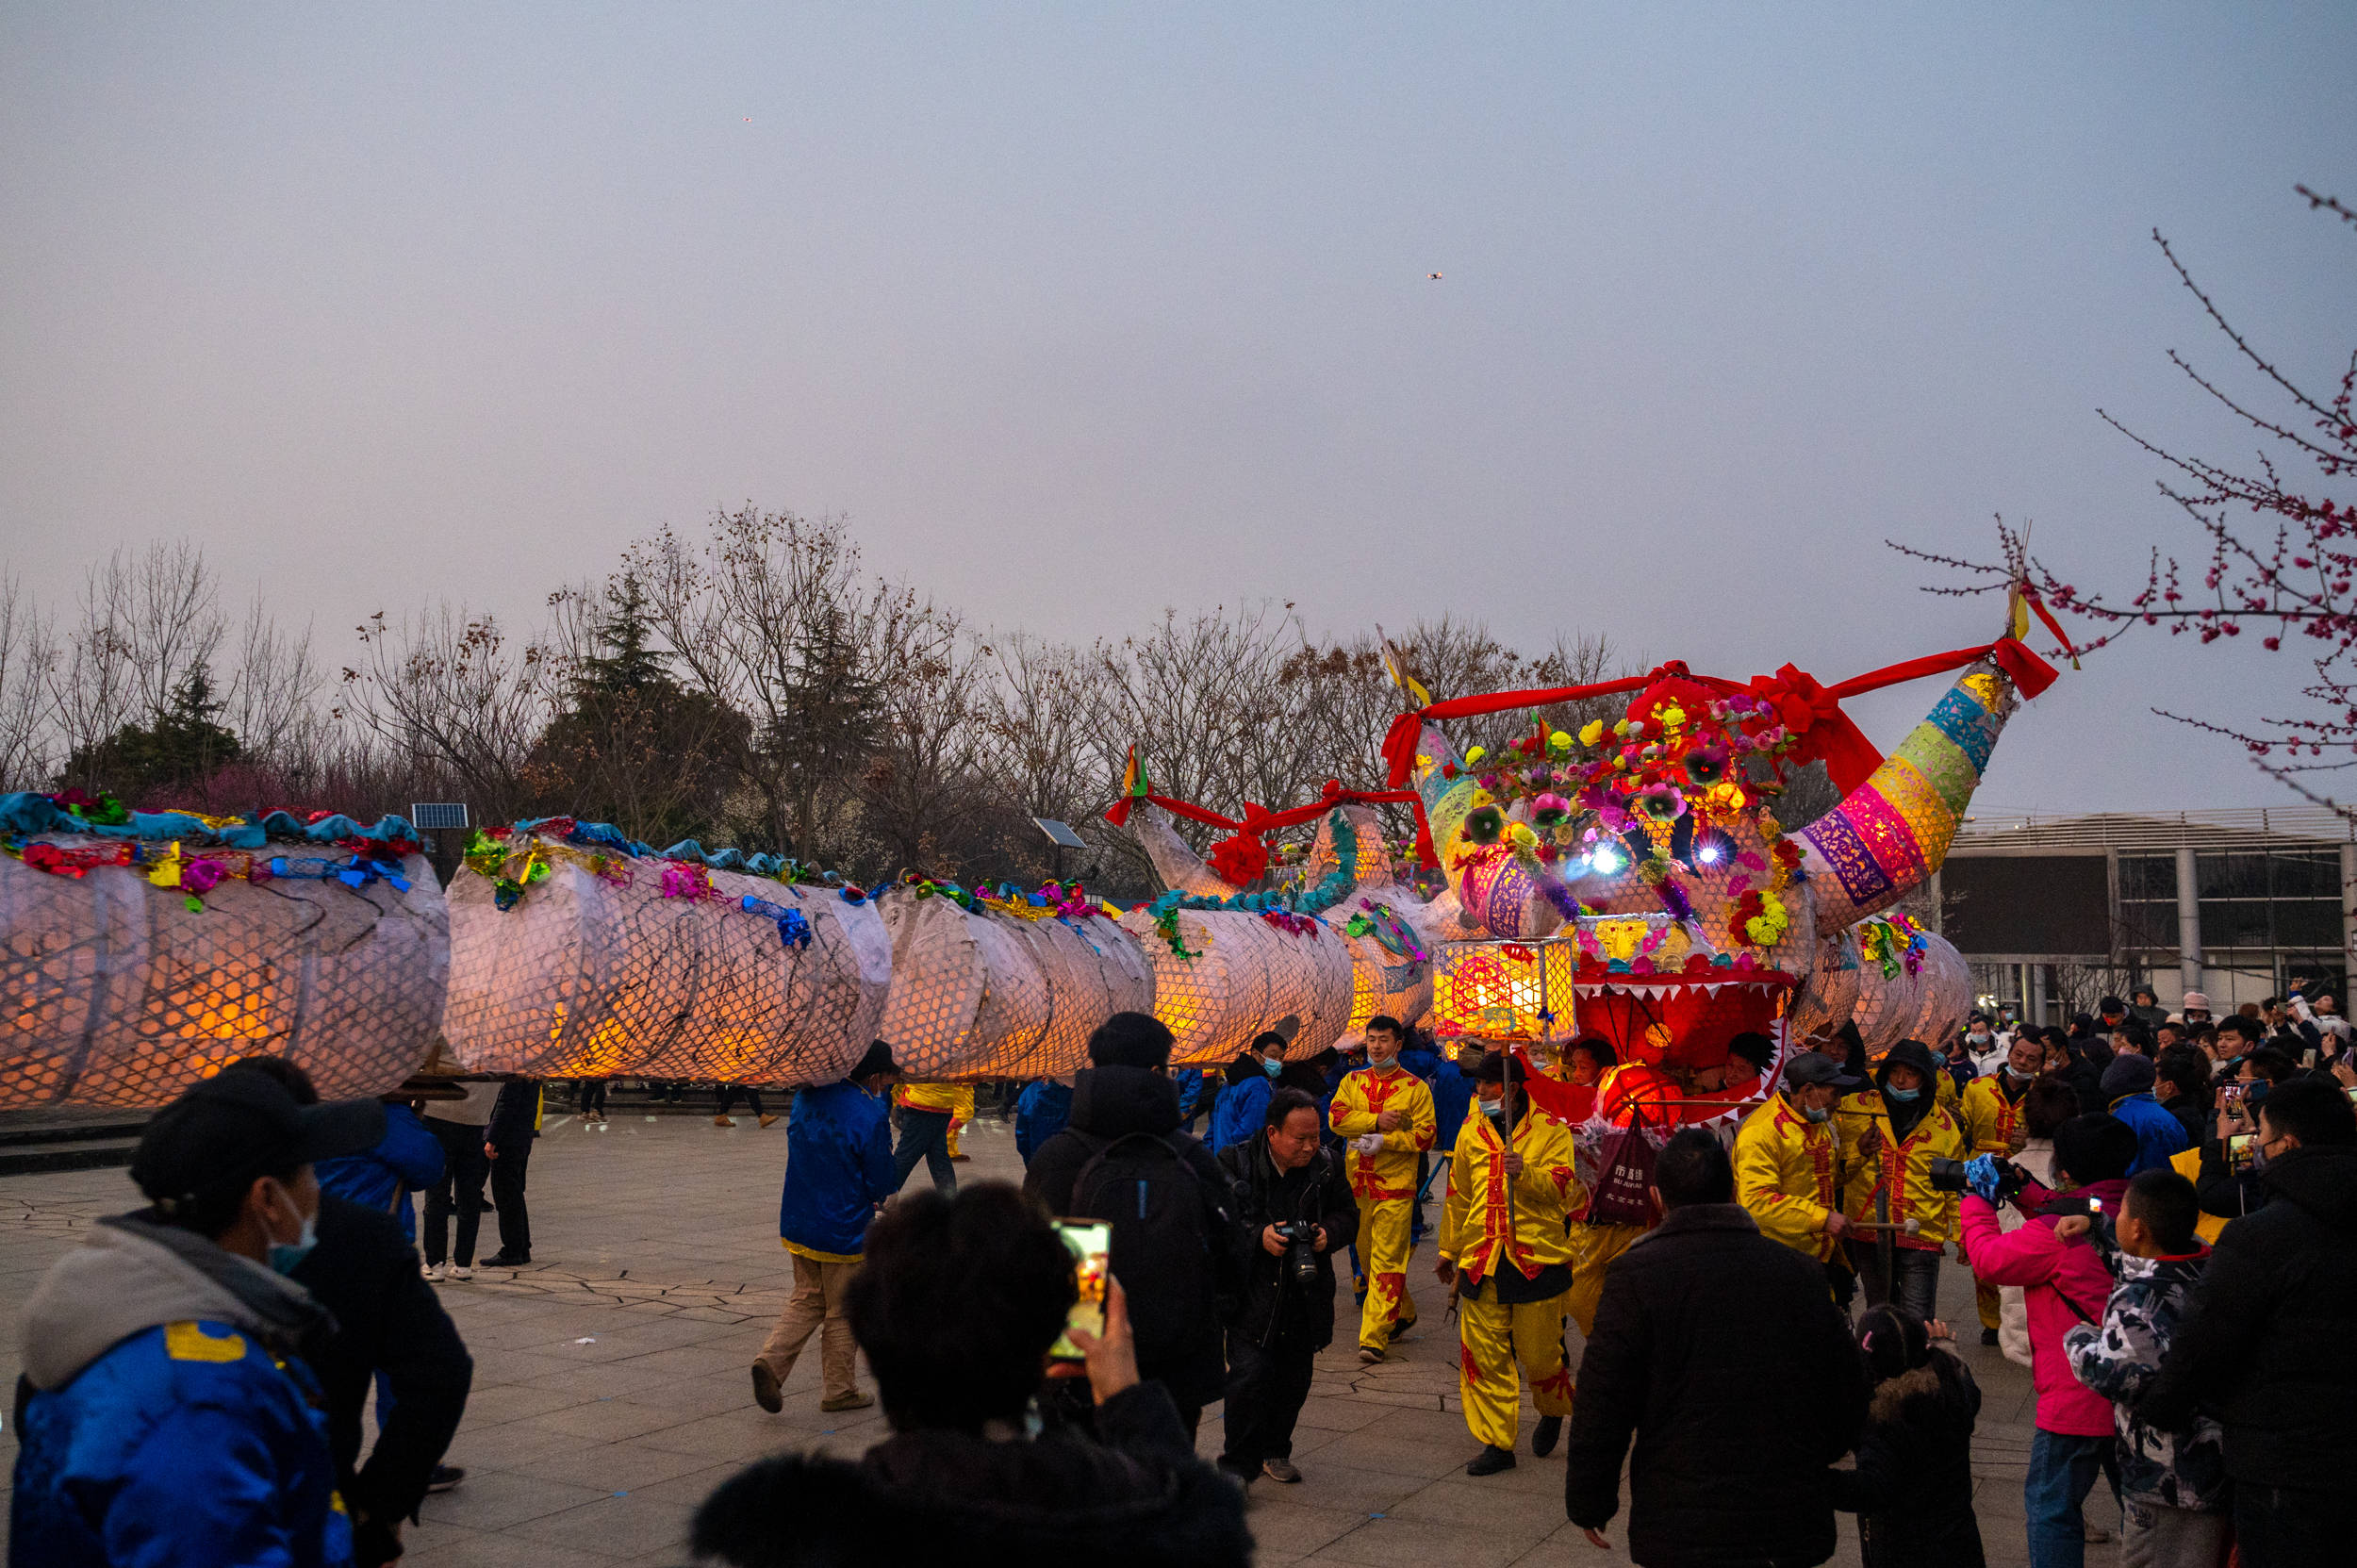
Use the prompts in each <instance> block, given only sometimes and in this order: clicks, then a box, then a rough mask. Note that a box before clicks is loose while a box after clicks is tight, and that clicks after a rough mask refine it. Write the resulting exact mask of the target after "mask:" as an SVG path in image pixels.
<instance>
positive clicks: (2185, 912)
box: [2177, 847, 2346, 991]
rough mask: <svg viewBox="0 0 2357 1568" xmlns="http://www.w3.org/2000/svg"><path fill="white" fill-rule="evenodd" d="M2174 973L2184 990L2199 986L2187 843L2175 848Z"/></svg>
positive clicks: (2197, 913) (2197, 909)
mask: <svg viewBox="0 0 2357 1568" xmlns="http://www.w3.org/2000/svg"><path fill="white" fill-rule="evenodd" d="M2344 864H2346V863H2344ZM2177 974H2178V977H2179V979H2180V980H2181V981H2182V982H2184V988H2185V989H2186V990H2188V991H2199V990H2200V989H2201V888H2200V881H2199V875H2198V867H2196V866H2195V864H2194V858H2193V850H2192V849H2191V847H2187V848H2184V849H2181V850H2178V851H2177Z"/></svg>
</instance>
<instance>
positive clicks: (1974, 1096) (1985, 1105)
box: [1942, 1072, 2030, 1329]
mask: <svg viewBox="0 0 2357 1568" xmlns="http://www.w3.org/2000/svg"><path fill="white" fill-rule="evenodd" d="M1942 1076H1943V1077H1944V1076H1945V1075H1944V1074H1943V1075H1942ZM2012 1084H2013V1080H2012V1079H2010V1078H2007V1077H2006V1076H2005V1075H2004V1074H2003V1072H1994V1073H1990V1074H1989V1075H1988V1076H1987V1077H1986V1078H1976V1079H1974V1080H1973V1081H1971V1082H1970V1083H1969V1084H1967V1085H1966V1086H1965V1091H1964V1099H1963V1102H1962V1106H1961V1110H1960V1112H1959V1114H1957V1116H1956V1120H1957V1122H1958V1123H1959V1124H1961V1125H1962V1127H1963V1129H1964V1141H1965V1144H1966V1146H1967V1147H1968V1148H1969V1149H1970V1152H1971V1153H1974V1154H1994V1155H1995V1156H1997V1158H1999V1159H2000V1160H2010V1159H2012V1158H2013V1157H2014V1156H2015V1155H2017V1154H2019V1153H2020V1152H2021V1145H2022V1142H2023V1140H2024V1139H2025V1138H2026V1137H2027V1136H2028V1134H2027V1133H2026V1132H2025V1131H2022V1127H2021V1097H2022V1093H2023V1092H2024V1091H2026V1090H2027V1089H2028V1088H2029V1087H2030V1080H2028V1079H2026V1078H2025V1079H2023V1080H2022V1081H2021V1087H2020V1089H2018V1090H2013V1092H2012V1093H2011V1094H2010V1095H2008V1093H2007V1091H2008V1090H2009V1089H2011V1088H2012ZM1972 1305H1973V1308H1974V1309H1975V1310H1976V1311H1977V1312H1979V1313H1980V1315H1981V1327H1982V1328H1984V1329H1994V1328H1997V1327H1998V1326H1999V1324H2000V1322H2001V1321H2002V1319H2003V1302H2002V1301H2001V1300H2000V1298H1999V1296H1998V1295H1997V1289H1996V1287H1995V1286H1993V1285H1984V1284H1982V1283H1981V1282H1980V1281H1979V1280H1978V1279H1975V1280H1973V1282H1972Z"/></svg>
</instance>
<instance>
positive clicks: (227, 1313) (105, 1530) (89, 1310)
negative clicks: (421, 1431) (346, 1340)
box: [8, 1220, 352, 1568]
mask: <svg viewBox="0 0 2357 1568" xmlns="http://www.w3.org/2000/svg"><path fill="white" fill-rule="evenodd" d="M203 1253H209V1254H210V1255H211V1256H210V1257H209V1258H208V1257H205V1256H202V1254H203ZM174 1257H176V1259H177V1263H178V1264H180V1265H192V1269H191V1268H190V1267H181V1266H175V1264H174V1263H173V1261H172V1260H173V1258H174ZM182 1312H186V1313H188V1314H189V1315H187V1316H180V1315H178V1314H180V1313H182ZM25 1316H26V1326H25V1345H26V1354H25V1362H26V1364H25V1377H26V1380H27V1382H28V1383H30V1384H31V1385H32V1387H33V1389H34V1390H35V1392H34V1393H33V1394H32V1395H31V1397H30V1398H29V1399H27V1400H26V1402H25V1421H24V1428H23V1429H22V1430H21V1431H20V1432H19V1433H18V1434H17V1435H18V1438H19V1440H20V1442H21V1443H22V1444H23V1446H22V1447H21V1448H20V1449H19V1450H18V1453H17V1457H16V1490H15V1494H14V1495H13V1497H12V1498H11V1510H10V1520H9V1532H10V1533H9V1543H8V1550H9V1561H10V1562H12V1563H21V1564H26V1565H32V1564H40V1565H41V1568H48V1565H49V1564H59V1565H64V1564H73V1565H74V1568H84V1565H90V1568H97V1565H102V1564H103V1565H106V1568H191V1565H194V1564H199V1563H202V1564H205V1565H206V1568H343V1565H344V1564H348V1563H349V1562H351V1560H352V1522H351V1519H350V1516H349V1515H347V1514H346V1513H345V1511H344V1508H343V1504H342V1502H341V1501H340V1500H339V1499H338V1497H337V1495H336V1461H335V1460H334V1459H333V1457H332V1456H331V1455H330V1453H329V1450H328V1442H327V1433H326V1429H325V1421H326V1417H325V1415H324V1413H323V1411H321V1408H320V1407H321V1405H322V1404H323V1403H324V1401H323V1400H322V1399H321V1395H320V1392H319V1385H318V1383H317V1382H316V1381H314V1380H313V1378H312V1377H311V1374H310V1371H309V1369H308V1368H307V1367H306V1366H305V1364H304V1362H303V1361H302V1360H301V1359H300V1358H299V1357H297V1356H295V1355H294V1354H292V1353H291V1351H290V1350H289V1349H288V1348H287V1345H288V1338H287V1335H286V1334H284V1333H282V1332H280V1330H282V1329H283V1330H288V1331H289V1332H290V1331H291V1330H292V1329H294V1327H295V1326H296V1325H297V1324H298V1323H299V1322H305V1321H308V1322H316V1321H317V1320H318V1319H319V1318H320V1316H321V1314H320V1312H319V1309H318V1308H317V1307H316V1306H315V1305H313V1304H312V1302H311V1300H310V1297H309V1296H307V1295H305V1293H304V1292H303V1290H302V1289H301V1287H299V1286H296V1285H294V1284H292V1283H291V1282H285V1281H280V1280H278V1279H277V1277H276V1276H272V1275H269V1274H267V1273H266V1272H265V1271H264V1270H262V1269H260V1268H259V1267H258V1266H256V1265H255V1264H252V1263H246V1262H245V1261H244V1260H242V1259H238V1258H233V1257H231V1256H230V1255H229V1254H228V1253H226V1252H223V1251H222V1250H221V1249H220V1248H219V1247H216V1246H212V1244H211V1243H209V1242H205V1241H202V1240H201V1239H199V1238H196V1237H193V1236H191V1235H190V1234H189V1233H187V1232H180V1233H179V1234H178V1235H177V1236H176V1237H173V1236H166V1235H164V1234H163V1233H162V1228H159V1227H146V1228H143V1229H142V1228H140V1227H139V1226H138V1224H137V1222H136V1221H135V1220H134V1221H131V1222H124V1221H103V1222H101V1225H100V1227H99V1228H98V1230H97V1231H96V1232H94V1233H93V1235H92V1238H91V1242H90V1243H88V1244H86V1245H85V1246H82V1247H79V1248H76V1249H75V1251H74V1252H73V1253H71V1254H68V1256H67V1257H66V1258H65V1259H61V1260H60V1261H59V1263H58V1265H57V1266H55V1267H53V1268H52V1269H51V1271H50V1273H49V1275H48V1277H47V1278H46V1279H44V1280H43V1281H42V1284H41V1288H40V1290H38V1291H37V1292H36V1293H35V1295H34V1298H33V1301H32V1304H31V1305H30V1306H29V1307H28V1308H27V1310H26V1313H25ZM140 1318H151V1319H153V1318H160V1319H161V1321H154V1322H149V1323H147V1324H145V1325H144V1326H141V1327H138V1328H135V1329H130V1331H128V1332H123V1331H122V1330H123V1329H124V1327H125V1326H126V1325H127V1324H132V1323H136V1322H137V1321H138V1320H139V1319H140ZM102 1345H103V1348H98V1347H99V1346H102ZM274 1347H275V1352H277V1353H274Z"/></svg>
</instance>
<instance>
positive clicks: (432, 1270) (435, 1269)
mask: <svg viewBox="0 0 2357 1568" xmlns="http://www.w3.org/2000/svg"><path fill="white" fill-rule="evenodd" d="M418 1273H419V1274H420V1276H422V1277H423V1278H425V1279H440V1278H441V1277H442V1265H441V1264H439V1263H426V1264H423V1265H421V1266H420V1268H419V1270H418Z"/></svg>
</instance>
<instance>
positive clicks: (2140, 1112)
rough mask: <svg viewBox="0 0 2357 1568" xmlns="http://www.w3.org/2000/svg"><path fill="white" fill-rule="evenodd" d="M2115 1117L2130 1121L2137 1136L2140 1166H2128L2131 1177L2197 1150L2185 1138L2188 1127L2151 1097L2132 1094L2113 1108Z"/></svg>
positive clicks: (2129, 1123)
mask: <svg viewBox="0 0 2357 1568" xmlns="http://www.w3.org/2000/svg"><path fill="white" fill-rule="evenodd" d="M2112 1114H2113V1115H2114V1116H2115V1117H2117V1118H2118V1120H2120V1121H2124V1122H2126V1123H2127V1124H2128V1125H2129V1127H2130V1128H2132V1129H2134V1131H2135V1134H2136V1163H2135V1164H2133V1165H2130V1166H2129V1167H2128V1174H2129V1175H2130V1176H2134V1175H2135V1174H2136V1173H2137V1172H2138V1171H2142V1170H2150V1169H2151V1168H2152V1167H2153V1166H2154V1165H2166V1164H2168V1157H2169V1156H2170V1155H2172V1154H2181V1153H2183V1152H2184V1150H2186V1149H2187V1148H2190V1147H2193V1141H2192V1140H2191V1139H2190V1138H2188V1137H2186V1136H2185V1124H2184V1122H2181V1121H2179V1120H2178V1119H2177V1118H2176V1117H2175V1116H2172V1115H2170V1114H2168V1113H2167V1111H2165V1110H2163V1109H2162V1108H2161V1102H2160V1101H2159V1100H2157V1099H2154V1098H2152V1097H2151V1095H2150V1094H2141V1095H2130V1096H2129V1097H2128V1098H2125V1099H2122V1100H2120V1101H2119V1102H2118V1103H2117V1104H2115V1105H2114V1106H2113V1107H2112Z"/></svg>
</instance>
